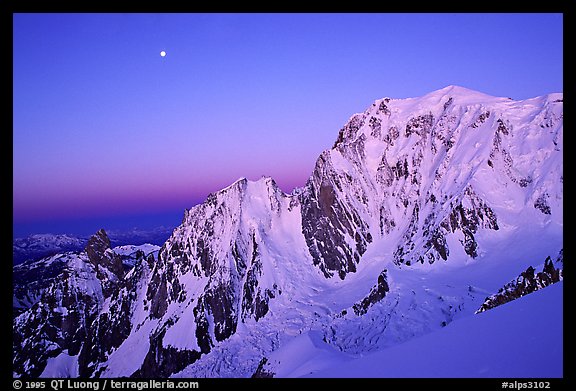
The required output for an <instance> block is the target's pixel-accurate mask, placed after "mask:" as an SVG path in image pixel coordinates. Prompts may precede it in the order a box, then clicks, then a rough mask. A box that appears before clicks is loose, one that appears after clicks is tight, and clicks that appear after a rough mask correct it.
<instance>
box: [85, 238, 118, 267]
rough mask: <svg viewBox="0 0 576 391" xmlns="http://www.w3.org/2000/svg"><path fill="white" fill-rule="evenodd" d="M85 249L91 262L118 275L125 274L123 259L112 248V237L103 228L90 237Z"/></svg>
mask: <svg viewBox="0 0 576 391" xmlns="http://www.w3.org/2000/svg"><path fill="white" fill-rule="evenodd" d="M85 251H86V254H87V255H88V259H89V260H90V263H92V264H93V265H94V266H96V267H97V268H99V267H101V266H103V267H105V268H107V269H108V270H110V271H111V272H113V273H114V274H115V275H116V276H117V277H121V276H122V275H123V274H124V269H123V267H122V260H121V259H120V257H118V256H117V255H116V254H114V252H113V251H112V250H111V247H110V238H109V237H108V234H107V233H106V231H105V230H104V229H103V228H102V229H100V230H98V232H96V233H95V234H94V235H92V236H91V237H90V239H88V243H87V244H86V248H85Z"/></svg>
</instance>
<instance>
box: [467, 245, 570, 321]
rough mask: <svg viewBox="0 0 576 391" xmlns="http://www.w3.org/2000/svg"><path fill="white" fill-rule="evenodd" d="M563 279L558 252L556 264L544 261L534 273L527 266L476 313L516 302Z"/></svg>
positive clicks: (561, 263) (532, 269)
mask: <svg viewBox="0 0 576 391" xmlns="http://www.w3.org/2000/svg"><path fill="white" fill-rule="evenodd" d="M554 263H556V267H555V266H554ZM562 279H563V251H561V252H560V254H559V255H558V257H557V258H556V262H552V259H551V258H550V257H547V258H546V260H545V261H544V266H543V267H542V271H540V272H538V273H536V270H535V269H534V268H533V267H532V266H529V267H528V268H527V269H526V270H525V271H523V272H522V273H520V275H519V276H518V277H517V278H516V279H514V280H512V281H510V282H508V283H507V284H506V285H504V287H502V288H500V290H499V291H498V293H496V294H494V295H492V296H489V297H487V298H486V300H485V301H484V303H482V306H480V308H479V309H478V310H477V311H476V313H477V314H478V313H481V312H484V311H488V310H489V309H492V308H494V307H498V306H500V305H502V304H506V303H508V302H510V301H512V300H516V299H518V298H520V297H522V296H525V295H527V294H529V293H532V292H535V291H537V290H540V289H543V288H545V287H547V286H548V285H550V284H554V283H556V282H558V281H561V280H562Z"/></svg>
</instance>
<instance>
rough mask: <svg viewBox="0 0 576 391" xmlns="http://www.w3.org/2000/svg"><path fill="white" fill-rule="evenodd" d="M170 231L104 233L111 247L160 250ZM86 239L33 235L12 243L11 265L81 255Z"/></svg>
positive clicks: (81, 237)
mask: <svg viewBox="0 0 576 391" xmlns="http://www.w3.org/2000/svg"><path fill="white" fill-rule="evenodd" d="M173 229H174V228H167V227H164V226H160V227H156V228H152V229H139V228H133V229H130V230H112V231H111V230H107V231H106V232H107V236H108V237H109V238H110V243H111V245H112V246H115V247H118V246H123V245H142V244H152V245H159V246H161V245H162V244H164V242H165V241H166V239H168V238H169V237H170V234H171V233H172V230H173ZM87 242H88V238H87V237H83V236H76V235H70V234H49V233H46V234H34V235H30V236H27V237H25V238H15V239H14V240H13V241H12V258H13V264H14V265H18V264H20V263H22V262H25V261H36V260H38V259H40V258H44V257H47V256H49V255H56V254H61V253H64V252H67V251H82V250H83V249H84V247H85V246H86V243H87Z"/></svg>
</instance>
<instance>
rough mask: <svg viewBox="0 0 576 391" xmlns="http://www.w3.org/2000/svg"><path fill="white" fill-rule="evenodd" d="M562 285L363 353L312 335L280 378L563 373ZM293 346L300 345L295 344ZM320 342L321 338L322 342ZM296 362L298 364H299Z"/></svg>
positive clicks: (287, 355) (283, 355) (282, 354)
mask: <svg viewBox="0 0 576 391" xmlns="http://www.w3.org/2000/svg"><path fill="white" fill-rule="evenodd" d="M562 309H563V283H562V282H559V283H556V284H554V285H551V286H549V287H547V288H545V289H543V290H540V291H537V292H534V293H531V294H529V295H527V296H524V297H522V298H521V299H518V300H515V301H513V302H510V303H507V304H505V305H503V306H500V307H498V308H494V309H492V310H490V311H487V312H485V313H482V314H478V315H475V316H469V317H466V318H462V319H460V320H457V321H455V322H453V323H451V324H449V325H448V326H446V327H444V328H442V329H440V330H438V331H435V332H433V333H429V334H426V335H424V336H421V337H418V338H414V339H412V340H410V341H407V342H405V343H402V344H398V345H395V346H392V347H390V348H388V349H384V350H381V351H378V352H376V353H372V354H367V355H365V356H364V357H361V358H356V359H354V358H350V357H348V356H346V355H344V354H342V353H341V352H339V351H336V350H334V349H329V348H327V347H325V346H324V347H318V344H319V343H318V341H317V337H316V336H314V335H310V334H307V335H306V336H303V337H302V339H307V341H305V342H301V343H300V346H298V348H296V349H293V350H292V351H289V352H288V351H286V350H284V351H278V352H277V353H276V356H277V357H279V358H278V360H281V361H282V362H283V366H282V367H281V368H280V369H279V372H278V374H277V375H278V376H279V377H450V378H452V377H495V378H508V377H511V378H552V377H562V376H563V375H564V374H563V370H562V368H563V360H562V359H563V327H562V325H563V311H562ZM293 345H294V344H293ZM320 345H321V343H320ZM294 362H296V364H297V365H295V364H294Z"/></svg>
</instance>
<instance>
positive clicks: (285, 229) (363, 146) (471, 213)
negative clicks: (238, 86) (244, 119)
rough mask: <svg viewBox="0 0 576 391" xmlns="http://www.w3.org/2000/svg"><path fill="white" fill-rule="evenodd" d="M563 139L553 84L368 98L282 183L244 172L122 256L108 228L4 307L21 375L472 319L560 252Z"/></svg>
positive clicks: (188, 369) (395, 333)
mask: <svg viewBox="0 0 576 391" xmlns="http://www.w3.org/2000/svg"><path fill="white" fill-rule="evenodd" d="M562 146H563V95H562V94H560V93H555V94H549V95H546V96H541V97H537V98H533V99H527V100H523V101H515V100H512V99H510V98H497V97H491V96H488V95H485V94H482V93H479V92H476V91H471V90H468V89H465V88H462V87H456V86H449V87H446V88H444V89H441V90H438V91H435V92H432V93H430V94H427V95H425V96H422V97H419V98H411V99H390V98H384V99H380V100H377V101H375V102H374V103H373V104H372V105H371V106H369V107H368V109H367V110H366V111H364V112H363V113H359V114H355V115H353V116H352V117H351V118H350V120H349V121H348V122H347V123H346V124H345V125H344V127H343V128H342V129H341V130H340V132H339V134H338V137H337V139H336V142H335V143H334V145H333V147H332V148H331V149H329V150H326V151H324V152H322V153H321V154H320V156H319V158H318V160H317V162H316V165H315V167H314V171H313V172H312V174H311V176H310V178H309V179H308V181H307V183H306V184H305V186H304V187H302V188H299V189H296V190H295V191H293V192H292V193H291V194H286V193H284V192H283V191H282V190H280V189H279V188H278V186H277V185H276V183H275V182H274V180H273V179H272V178H268V177H263V178H261V179H260V180H258V181H249V180H247V179H245V178H241V179H239V180H238V181H236V182H235V183H233V184H232V185H230V186H229V187H227V188H225V189H222V190H220V191H218V192H216V193H213V194H210V195H209V196H208V198H207V199H206V201H205V202H204V203H202V204H200V205H197V206H195V207H192V208H191V209H189V210H186V211H185V214H184V218H183V220H182V224H181V225H180V226H178V227H177V228H176V229H175V230H174V231H173V233H172V235H171V236H170V238H168V240H167V241H166V242H165V243H164V244H163V245H162V247H161V248H160V250H159V251H158V253H157V255H155V254H154V253H150V254H149V255H146V254H144V253H138V256H137V257H136V261H135V262H134V266H133V267H132V268H128V269H126V268H124V269H122V268H121V263H122V262H121V259H118V258H117V257H116V256H115V255H114V253H113V252H112V251H111V250H110V249H109V244H107V243H106V239H105V238H104V236H105V232H99V233H97V234H96V236H97V238H96V239H94V241H93V242H94V243H95V244H96V246H95V247H94V246H93V248H94V249H93V250H90V248H89V247H90V246H87V248H86V251H84V252H82V253H79V254H76V255H66V257H68V258H64V259H63V262H65V263H66V265H68V266H67V268H66V269H65V270H66V274H65V275H64V278H58V279H55V281H53V282H51V283H50V284H49V286H48V287H47V288H45V289H44V290H43V292H42V294H41V297H40V298H39V299H38V300H37V301H36V302H35V303H34V304H33V305H31V306H30V307H29V308H28V309H27V310H25V311H24V312H23V313H22V314H20V315H19V316H17V317H16V318H15V320H14V341H15V342H14V353H15V354H14V368H15V369H14V373H15V375H18V376H20V375H28V376H44V377H52V376H96V377H120V376H132V377H168V376H175V377H214V376H218V377H250V376H253V375H254V376H271V375H275V374H281V373H295V372H294V371H290V370H287V369H286V368H285V367H283V365H285V363H282V362H279V361H281V358H282V357H286V355H290V354H293V355H295V356H294V357H296V356H297V355H298V354H299V353H298V352H299V349H298V348H297V347H298V341H302V338H300V337H299V336H302V335H309V336H311V337H310V341H312V343H313V344H314V345H315V347H316V348H317V349H320V350H323V351H328V352H339V353H342V354H345V355H347V356H348V357H359V356H362V355H366V354H370V353H373V352H379V351H382V350H383V349H387V348H390V347H393V346H396V345H398V344H400V343H402V342H405V341H408V340H410V339H412V338H414V337H417V336H421V335H424V334H428V333H430V332H432V331H435V330H439V329H442V328H443V327H448V326H450V323H451V322H453V321H457V320H459V319H460V318H468V319H469V318H470V317H475V316H480V315H474V313H475V311H476V310H478V309H479V308H480V307H481V305H482V304H483V302H484V301H485V299H486V298H487V297H489V296H490V295H492V294H493V293H494V292H496V291H497V290H498V289H499V288H500V287H502V286H503V285H504V284H506V282H507V281H510V280H511V279H513V278H515V276H517V275H518V274H520V273H521V272H522V271H524V270H526V269H527V268H528V267H529V266H532V265H533V264H537V263H539V262H542V260H543V259H546V258H547V257H551V258H556V257H557V256H558V254H560V252H561V251H562V248H563V237H562V232H563V213H562V212H563V155H562ZM91 240H92V239H91ZM90 254H92V255H90ZM80 276H82V277H83V281H89V283H88V284H86V283H80V282H79V277H80ZM88 287H90V289H87V288H88ZM69 292H77V293H75V294H74V295H72V297H73V298H70V299H69V300H68V301H62V300H63V299H62V298H67V297H69V296H71V295H70V293H69ZM64 309H66V311H67V312H65V311H64ZM72 310H73V311H72ZM63 312H65V313H66V314H70V313H73V314H74V318H73V319H70V317H69V316H68V317H64V315H62V314H63ZM69 319H70V320H69ZM548 321H550V322H557V321H558V319H552V318H551V319H548ZM559 321H560V322H561V319H560V320H559ZM80 323H81V324H82V325H84V326H83V327H80V328H78V327H77V326H78V325H79V324H80ZM38 330H41V332H38ZM32 352H40V353H39V354H36V353H35V354H34V358H31V357H30V356H31V355H32V354H33V353H32ZM278 352H282V353H281V354H280V353H278ZM279 357H280V358H279ZM290 365H295V366H302V367H301V369H302V368H305V366H306V365H307V364H306V362H304V361H298V360H291V364H290ZM293 369H294V368H293ZM312 370H314V368H312ZM464 376H465V375H464Z"/></svg>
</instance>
